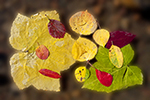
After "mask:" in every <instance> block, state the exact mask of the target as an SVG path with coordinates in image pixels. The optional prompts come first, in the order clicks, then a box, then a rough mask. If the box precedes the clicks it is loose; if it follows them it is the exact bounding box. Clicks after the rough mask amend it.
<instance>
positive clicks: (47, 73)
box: [39, 69, 61, 79]
mask: <svg viewBox="0 0 150 100" xmlns="http://www.w3.org/2000/svg"><path fill="white" fill-rule="evenodd" d="M39 72H40V73H41V74H42V75H44V76H48V77H51V78H56V79H57V78H61V76H60V75H59V74H58V73H57V72H54V71H51V70H48V69H40V70H39Z"/></svg>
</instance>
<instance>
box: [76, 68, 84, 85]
mask: <svg viewBox="0 0 150 100" xmlns="http://www.w3.org/2000/svg"><path fill="white" fill-rule="evenodd" d="M74 74H75V77H76V79H77V81H79V82H84V81H85V75H86V67H85V66H81V67H78V68H77V69H76V70H75V73H74Z"/></svg>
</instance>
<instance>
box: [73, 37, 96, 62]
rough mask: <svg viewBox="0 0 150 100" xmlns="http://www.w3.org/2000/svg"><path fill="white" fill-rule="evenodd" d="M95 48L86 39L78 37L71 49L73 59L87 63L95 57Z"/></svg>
mask: <svg viewBox="0 0 150 100" xmlns="http://www.w3.org/2000/svg"><path fill="white" fill-rule="evenodd" d="M96 53H97V46H96V45H95V44H94V43H93V42H92V41H90V40H88V39H86V38H82V37H79V38H78V39H77V40H76V42H75V43H74V45H73V47H72V55H73V58H74V59H76V60H78V61H87V60H91V59H93V58H94V57H95V55H96Z"/></svg>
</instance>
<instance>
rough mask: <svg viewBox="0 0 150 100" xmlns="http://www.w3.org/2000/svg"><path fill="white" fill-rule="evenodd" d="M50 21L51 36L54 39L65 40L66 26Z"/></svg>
mask: <svg viewBox="0 0 150 100" xmlns="http://www.w3.org/2000/svg"><path fill="white" fill-rule="evenodd" d="M49 21H50V22H49V23H48V29H49V33H50V35H51V36H52V37H54V38H59V39H60V38H63V37H64V35H65V33H66V29H65V26H64V25H63V24H62V23H61V22H60V21H57V20H54V19H49Z"/></svg>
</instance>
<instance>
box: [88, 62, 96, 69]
mask: <svg viewBox="0 0 150 100" xmlns="http://www.w3.org/2000/svg"><path fill="white" fill-rule="evenodd" d="M87 63H88V64H89V65H90V66H91V67H93V68H94V69H96V68H95V67H94V66H93V65H92V64H91V63H90V62H89V60H87Z"/></svg>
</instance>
